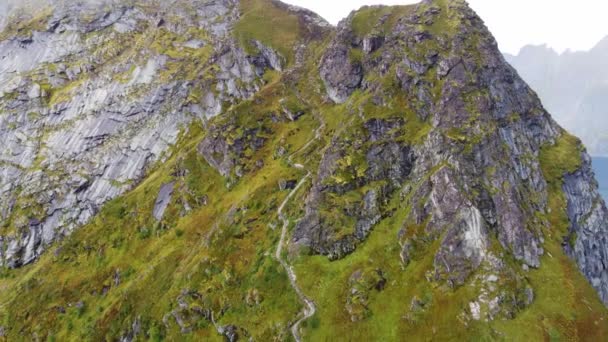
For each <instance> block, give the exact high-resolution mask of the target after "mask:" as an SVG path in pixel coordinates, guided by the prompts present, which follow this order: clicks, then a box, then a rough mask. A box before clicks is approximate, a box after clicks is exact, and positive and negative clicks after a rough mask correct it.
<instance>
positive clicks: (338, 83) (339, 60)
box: [321, 43, 363, 103]
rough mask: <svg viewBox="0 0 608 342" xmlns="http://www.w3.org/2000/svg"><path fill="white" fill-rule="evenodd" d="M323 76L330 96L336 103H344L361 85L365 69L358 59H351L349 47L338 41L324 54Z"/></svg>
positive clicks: (322, 62) (322, 63)
mask: <svg viewBox="0 0 608 342" xmlns="http://www.w3.org/2000/svg"><path fill="white" fill-rule="evenodd" d="M321 78H322V79H323V81H324V82H325V87H326V88H327V95H328V96H329V98H330V99H332V101H334V102H335V103H343V102H344V101H346V99H347V98H348V97H349V96H350V95H351V94H352V93H353V92H354V91H355V90H356V89H357V88H359V86H360V85H361V81H362V80H363V69H362V67H361V64H359V63H358V62H357V61H352V60H351V58H350V56H349V49H348V47H347V46H345V45H342V44H339V43H338V44H336V45H335V46H332V47H331V48H330V49H329V50H327V52H326V53H325V55H324V56H323V60H322V61H321Z"/></svg>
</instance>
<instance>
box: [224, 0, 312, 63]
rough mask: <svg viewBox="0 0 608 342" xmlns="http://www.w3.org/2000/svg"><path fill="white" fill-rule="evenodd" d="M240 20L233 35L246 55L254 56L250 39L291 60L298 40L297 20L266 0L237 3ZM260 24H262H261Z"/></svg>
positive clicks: (298, 25) (298, 26)
mask: <svg viewBox="0 0 608 342" xmlns="http://www.w3.org/2000/svg"><path fill="white" fill-rule="evenodd" d="M240 11H241V14H242V15H241V18H240V20H239V21H238V22H237V23H236V25H235V26H234V31H233V34H234V36H235V38H236V39H237V40H238V41H239V42H240V44H241V46H243V47H245V49H246V51H247V52H249V53H256V52H257V51H256V48H255V45H253V44H252V42H251V41H252V40H253V39H255V40H258V41H260V42H261V43H262V44H264V45H266V46H269V47H271V48H273V49H275V50H277V51H278V52H279V53H280V54H281V55H282V56H283V57H285V58H287V60H288V61H293V54H294V53H293V47H294V46H295V43H296V42H297V41H298V40H299V39H301V32H300V23H299V18H298V16H297V15H295V14H291V13H288V12H287V11H285V10H283V9H281V8H279V7H277V5H275V4H274V3H272V2H271V1H269V0H243V1H240ZM262 23H263V24H262Z"/></svg>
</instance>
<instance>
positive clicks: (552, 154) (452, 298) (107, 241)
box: [0, 0, 608, 341]
mask: <svg viewBox="0 0 608 342" xmlns="http://www.w3.org/2000/svg"><path fill="white" fill-rule="evenodd" d="M260 4H261V2H260V0H251V1H246V2H243V6H244V8H246V9H248V10H251V11H252V12H247V13H249V15H251V14H252V13H253V14H255V15H254V16H251V17H250V18H253V19H252V20H260V19H259V16H261V15H263V13H260V12H259V11H260V9H264V8H263V7H257V6H261V5H260ZM256 9H257V10H256ZM256 11H257V12H256ZM268 13H271V11H269V12H268ZM253 22H254V21H251V22H250V23H249V24H243V26H242V29H241V30H240V32H241V33H243V32H250V33H253V34H255V35H254V36H255V37H257V38H258V39H260V40H262V41H263V42H265V43H269V45H271V46H273V47H275V48H277V49H279V50H281V51H287V50H286V49H285V46H289V45H282V44H289V43H285V42H291V41H292V40H291V39H293V38H292V37H287V38H286V37H285V36H283V35H282V34H281V35H280V36H279V37H277V36H274V35H273V34H271V33H269V32H257V31H255V30H259V28H250V27H249V26H250V25H251V23H253ZM260 26H262V25H260ZM237 32H239V31H238V30H237ZM239 37H242V38H243V39H244V40H243V42H244V43H246V41H247V39H249V37H247V36H246V35H241V36H239ZM273 42H274V43H273ZM280 42H283V43H280ZM277 44H279V45H277ZM279 46H283V48H280V47H279ZM321 48H322V45H314V44H313V45H312V46H311V54H312V55H311V56H310V58H308V60H309V61H310V62H309V64H308V65H306V66H305V67H304V70H303V71H302V75H308V77H307V78H306V79H305V81H302V82H300V83H298V84H297V90H299V91H300V93H301V94H302V96H304V99H300V98H297V96H295V94H294V92H293V91H292V90H293V88H292V87H291V86H290V85H287V86H284V85H283V84H282V83H280V82H277V81H278V79H277V76H276V75H273V74H269V75H268V80H269V81H270V83H269V84H268V85H267V86H266V87H265V88H264V90H263V91H262V93H261V94H260V95H259V96H258V97H257V98H256V99H255V100H254V101H251V102H247V103H245V104H244V105H241V106H238V107H236V108H233V110H232V111H231V112H230V113H229V114H227V116H225V117H220V118H217V119H216V120H217V123H222V122H223V123H225V122H229V120H230V118H231V117H233V118H236V121H235V122H236V123H237V124H238V126H239V127H255V126H256V125H264V126H265V127H267V128H269V129H270V130H271V131H272V134H270V135H268V139H269V140H268V141H267V142H266V144H265V147H264V148H263V149H262V150H260V151H257V152H256V153H255V154H254V155H253V156H252V157H251V158H250V159H251V160H257V159H262V160H264V165H265V166H264V168H263V169H262V170H260V171H254V172H251V173H248V174H246V175H245V177H244V178H243V179H241V180H240V181H239V182H238V183H237V184H236V185H235V186H233V187H231V188H230V189H227V188H226V186H225V184H226V180H225V179H223V178H221V177H220V176H219V175H218V174H217V172H215V171H214V170H212V169H211V168H210V167H209V166H208V165H207V164H206V162H205V161H204V160H203V159H202V158H201V157H200V155H198V154H197V153H196V146H197V144H198V142H199V141H200V140H201V139H203V137H204V135H205V134H206V133H205V130H204V129H203V128H202V127H200V126H199V125H193V126H192V127H190V128H189V129H188V133H187V134H185V135H184V136H183V137H182V138H181V139H180V143H179V144H178V145H177V146H176V147H175V148H174V149H173V151H172V153H171V158H170V159H169V160H168V161H167V162H166V163H164V164H162V165H159V166H158V167H157V168H156V169H155V170H152V171H151V172H150V176H149V177H148V178H147V179H146V181H145V182H144V183H142V184H141V185H140V186H138V187H137V188H135V189H134V190H133V191H132V192H130V193H129V194H127V195H125V196H124V197H122V198H119V199H116V200H114V201H112V202H111V203H109V204H107V205H106V206H105V207H104V209H103V210H102V213H101V214H100V215H99V216H98V217H97V218H96V219H95V220H94V221H93V222H92V223H91V224H89V225H87V226H86V227H83V228H82V229H80V230H79V231H77V232H76V233H75V234H74V235H73V236H71V237H70V238H68V239H66V240H65V241H64V242H63V243H61V244H60V245H58V246H57V247H59V249H58V252H57V253H53V251H52V250H51V252H49V253H46V254H45V255H44V256H43V257H42V259H41V260H40V261H39V262H38V263H36V264H34V265H30V266H27V267H24V268H22V269H19V270H13V271H3V272H2V273H1V274H0V326H5V327H7V328H9V333H10V335H11V336H13V337H15V338H16V339H19V336H20V337H21V338H22V339H29V337H30V336H32V335H31V333H37V336H39V337H41V338H45V337H48V338H49V339H50V340H53V339H55V340H58V341H59V340H61V341H63V340H82V339H90V338H93V339H96V340H100V339H103V338H104V337H108V338H109V337H116V336H118V335H120V334H122V333H124V332H125V331H126V330H125V329H127V328H128V327H129V326H130V325H131V323H132V322H133V320H135V319H136V318H137V316H138V315H140V316H141V322H142V327H143V328H142V330H143V331H145V332H147V335H148V337H149V338H150V339H151V340H157V339H162V338H163V337H164V338H166V339H169V340H178V339H179V340H221V339H220V338H219V336H218V335H217V334H216V332H215V330H214V328H213V327H212V326H211V325H210V324H208V323H205V321H201V323H199V324H198V325H197V327H196V329H195V331H194V332H193V333H191V334H188V335H181V334H180V333H179V331H178V327H177V326H176V324H175V323H171V324H170V325H169V328H168V329H165V328H164V326H163V323H162V318H163V316H164V315H165V314H166V313H168V312H169V311H171V310H173V309H175V308H176V307H177V303H176V298H177V297H178V295H179V294H180V292H181V291H182V290H183V289H191V290H196V291H198V292H199V293H201V294H203V296H204V298H205V299H204V304H205V305H206V306H207V307H209V308H212V309H213V310H214V313H215V314H216V315H217V316H216V317H220V316H221V315H220V311H221V310H222V309H226V311H225V313H224V315H223V316H221V318H219V322H220V324H236V325H239V326H242V327H245V328H246V329H247V330H248V331H249V332H250V333H251V334H252V336H253V337H255V338H256V339H257V340H270V339H272V338H273V337H275V338H278V339H279V340H288V339H290V335H289V334H288V331H287V325H288V322H289V321H291V320H293V318H294V317H296V315H297V313H298V312H299V310H300V308H301V306H300V303H299V302H298V300H297V297H296V296H295V294H294V293H293V291H292V290H291V288H290V287H289V285H288V280H287V277H286V275H285V273H284V272H283V271H282V269H281V268H280V267H279V264H278V263H277V262H276V261H275V260H274V259H273V258H272V251H273V249H274V247H275V244H276V241H277V240H278V233H279V232H278V230H277V229H272V228H271V226H273V225H274V226H278V221H277V218H276V206H277V205H278V203H280V202H281V200H282V199H283V198H284V196H285V195H286V192H279V191H278V188H277V180H278V179H281V178H284V179H298V178H300V177H301V176H302V174H301V173H299V172H298V171H295V170H294V169H292V168H290V167H288V165H287V163H286V161H285V158H278V159H275V158H274V157H273V156H274V152H275V151H276V149H277V148H278V147H279V146H286V147H287V148H288V150H289V151H290V152H295V151H298V150H299V149H300V147H301V146H303V145H304V144H306V142H307V141H309V140H310V139H311V138H312V137H313V136H314V130H315V129H316V128H317V127H318V126H319V123H320V121H322V122H324V123H325V124H326V127H325V129H324V130H323V136H322V138H321V140H320V141H319V142H316V143H314V144H313V145H311V146H310V147H309V148H308V149H307V150H306V151H301V153H298V154H297V155H296V156H295V157H294V162H298V163H302V164H305V165H307V167H308V168H309V169H315V167H316V164H317V163H318V152H319V151H322V150H323V149H324V147H325V146H327V144H328V143H329V142H330V140H331V139H332V138H333V137H335V136H338V135H348V134H349V133H351V130H355V129H357V127H358V126H359V125H360V124H361V122H360V121H358V120H359V119H358V116H357V115H352V114H353V113H354V112H356V111H357V110H358V109H359V108H364V112H365V114H366V116H367V117H385V118H390V117H399V116H405V117H406V118H407V119H408V120H407V121H408V122H411V123H410V124H409V125H410V126H408V130H407V131H406V132H405V136H404V139H406V140H407V141H408V142H410V143H416V142H418V141H419V140H420V139H421V137H423V136H424V135H425V133H426V132H428V129H429V126H428V124H426V123H423V122H418V121H416V118H415V117H412V116H410V114H411V113H410V111H408V110H407V109H405V108H407V104H406V103H403V102H402V101H401V100H400V99H399V98H395V99H394V101H395V102H394V103H393V104H392V105H393V106H394V108H395V111H394V112H393V111H391V112H390V113H389V112H382V111H378V110H377V108H374V107H373V106H372V107H370V106H369V105H368V101H367V100H368V99H367V95H366V94H355V95H354V96H353V97H352V99H351V100H350V101H349V102H347V103H346V104H344V105H340V106H333V105H330V104H327V103H324V102H323V100H322V99H321V97H320V96H318V93H317V89H319V85H320V82H319V80H318V74H317V73H316V72H315V70H316V65H315V61H318V60H319V57H320V56H319V53H320V52H321V50H322V49H321ZM280 98H285V99H287V100H288V101H287V102H288V103H296V104H298V103H300V102H302V101H304V102H306V106H307V107H308V108H309V110H308V111H307V115H305V116H304V117H302V118H301V119H300V120H299V121H298V122H296V123H291V122H279V123H271V122H270V121H269V118H268V114H269V113H271V112H275V113H276V112H278V111H280V107H281V105H280V104H279V102H278V100H279V99H280ZM575 152H578V143H576V142H575V141H573V139H571V138H569V137H568V136H564V138H563V139H561V140H560V141H559V142H558V143H557V144H556V145H555V146H553V147H549V146H548V147H547V148H546V149H545V150H544V151H543V153H542V155H541V161H542V166H543V170H544V172H545V176H546V178H547V180H548V182H549V188H550V192H551V193H550V195H551V196H550V199H551V204H550V205H551V208H552V209H553V210H552V213H553V214H552V215H551V216H550V217H548V219H549V220H550V221H551V222H552V224H553V226H554V228H555V231H554V232H553V231H552V232H545V233H546V235H547V236H548V238H547V240H546V244H545V249H546V251H547V252H548V253H546V255H545V257H544V258H543V260H542V267H541V268H540V269H538V270H533V271H530V272H529V273H528V277H529V281H530V282H531V284H532V285H533V286H534V288H535V294H536V299H535V301H534V303H533V304H532V305H531V306H530V307H529V308H527V309H526V310H524V311H523V312H521V313H520V314H519V315H518V316H517V317H516V318H515V319H514V320H499V321H494V322H490V323H469V325H468V326H465V325H464V324H463V323H462V322H461V321H460V320H459V318H458V315H459V314H460V313H461V312H463V310H464V309H465V308H466V307H467V305H468V302H469V300H471V297H472V296H473V294H474V291H473V290H474V289H473V288H469V287H467V286H465V287H461V288H458V289H457V290H456V291H452V290H449V289H446V288H444V287H441V286H436V285H434V284H432V283H429V282H427V281H426V280H425V275H426V272H427V271H428V270H429V269H431V268H432V263H433V255H434V253H433V252H434V251H435V249H436V248H437V247H438V246H436V245H435V244H431V245H429V246H426V249H425V251H424V253H419V254H417V255H415V256H414V257H413V261H412V262H411V264H410V265H409V266H408V267H407V268H405V269H403V267H402V265H401V263H400V260H399V250H400V246H399V244H398V242H397V241H398V239H397V233H398V231H399V229H400V228H401V226H402V225H403V224H404V223H405V222H406V217H407V214H408V212H409V204H408V199H406V200H405V201H402V200H401V199H400V198H394V199H393V200H392V201H391V203H390V204H389V207H391V208H393V209H395V210H396V211H395V215H393V216H392V217H389V218H387V219H386V220H384V221H383V222H381V223H380V224H379V225H378V226H377V227H376V228H375V229H374V231H373V232H372V234H371V235H370V237H369V239H368V240H367V241H366V242H365V243H364V244H362V245H361V246H360V247H359V249H357V251H356V252H355V253H353V254H352V255H349V256H347V257H346V258H344V259H342V260H340V261H335V262H329V261H328V260H327V259H326V258H324V257H320V256H307V255H299V256H297V255H296V256H292V260H293V262H294V264H295V267H296V272H297V274H298V281H299V282H300V284H301V286H302V288H303V289H304V292H305V293H306V294H307V295H308V296H310V297H311V298H313V299H314V300H315V302H316V303H317V307H318V312H317V314H316V315H315V317H313V318H311V319H310V320H309V321H307V322H305V332H304V337H305V339H306V340H319V341H324V340H353V339H356V340H384V341H391V340H404V339H405V338H407V339H412V340H430V339H442V340H445V339H452V340H475V341H476V340H494V339H507V340H549V339H553V340H601V338H602V336H607V335H608V331H607V330H608V326H607V321H606V319H607V314H606V309H605V308H604V306H603V305H602V304H601V303H600V302H599V300H598V299H597V295H596V294H595V292H594V291H593V289H592V288H591V286H590V285H589V284H588V283H587V282H586V280H585V279H584V278H583V277H582V275H580V273H579V272H578V270H577V269H576V266H575V265H574V263H573V262H572V261H571V260H570V259H568V258H567V257H566V256H565V255H564V253H563V252H562V249H561V245H560V244H561V241H562V238H563V235H564V234H565V233H566V232H567V226H565V227H564V224H567V223H564V221H563V218H564V216H563V213H564V211H563V210H564V207H565V203H564V199H563V194H562V193H561V175H563V173H564V172H570V171H572V170H573V169H575V168H576V167H577V166H578V163H580V161H577V159H576V155H577V153H575ZM176 169H187V170H188V171H189V172H188V174H187V176H185V178H183V179H180V178H179V177H178V178H176V176H174V174H175V172H174V171H175V170H176ZM434 171H437V170H433V171H432V172H434ZM430 175H431V173H430V174H429V175H428V176H430ZM170 180H175V181H177V183H176V184H177V189H184V188H180V187H185V188H187V189H188V190H189V192H190V193H191V195H190V196H193V197H200V196H203V195H208V196H209V205H207V206H202V207H198V208H195V209H194V210H193V211H192V212H191V213H190V214H189V215H186V216H184V217H182V216H181V215H180V212H181V211H182V210H183V207H182V206H181V204H180V198H179V197H178V196H174V201H173V203H172V204H171V205H170V207H169V209H168V211H167V216H166V218H165V220H164V222H162V223H161V224H157V223H155V222H154V221H153V219H152V218H151V210H152V207H153V203H154V200H155V197H156V194H157V192H158V189H159V187H160V186H161V184H163V183H165V182H167V181H170ZM418 184H419V183H418ZM418 184H411V185H412V186H413V188H415V187H416V186H417V185H418ZM182 193H183V192H182ZM293 203H303V192H302V193H300V194H299V197H298V198H295V199H294V201H293ZM231 208H247V210H241V211H237V213H236V214H235V215H234V219H233V220H228V219H227V218H226V214H227V213H228V212H229V211H230V209H231ZM301 209H302V205H301V204H300V205H292V206H291V207H290V208H288V210H289V215H290V216H291V217H293V218H298V217H301V215H302V212H301ZM231 221H232V222H231ZM218 222H220V223H223V224H220V225H219V226H218V228H217V229H214V227H215V225H216V224H217V223H218ZM230 222H231V223H230ZM211 231H214V232H215V233H210V232H211ZM208 237H211V238H210V239H209V238H208ZM207 241H209V246H207ZM376 268H379V269H382V270H383V272H384V275H385V277H386V279H387V285H386V287H385V289H384V290H383V291H375V290H373V291H371V292H370V294H369V310H370V314H369V316H368V317H367V318H366V319H364V320H363V321H360V322H357V323H353V322H351V321H350V317H349V315H348V313H347V312H346V309H345V304H346V298H347V295H348V293H347V292H348V290H349V288H350V286H349V284H348V281H349V277H350V275H351V274H352V273H353V272H355V271H356V270H369V269H372V270H373V269H376ZM117 269H119V270H120V271H119V273H120V274H121V284H120V285H118V286H114V285H113V284H112V278H113V275H114V273H115V271H116V270H117ZM104 287H107V288H109V291H108V292H107V294H106V295H101V294H100V293H101V292H102V291H103V288H104ZM253 289H255V290H257V291H259V293H260V295H261V298H262V301H261V304H260V305H248V304H247V303H246V298H247V295H248V294H249V293H251V291H252V290H253ZM414 296H416V297H418V298H421V299H423V300H424V301H425V302H427V304H426V309H425V310H423V311H421V312H418V313H416V315H415V316H414V317H411V316H409V317H408V318H407V319H406V318H405V317H406V316H407V314H408V312H409V308H410V303H411V300H412V298H413V297H414ZM78 301H83V302H84V303H85V306H84V308H83V309H78V308H76V307H75V303H77V302H78ZM70 304H71V305H70ZM58 306H61V307H64V308H65V309H66V311H67V312H66V313H65V314H63V313H60V312H59V311H58V310H57V307H58ZM170 322H171V320H170ZM22 329H25V330H23V331H22Z"/></svg>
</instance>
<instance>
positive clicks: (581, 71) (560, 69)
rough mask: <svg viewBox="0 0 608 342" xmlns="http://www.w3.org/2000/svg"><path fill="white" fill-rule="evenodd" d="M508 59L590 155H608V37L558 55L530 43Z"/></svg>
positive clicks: (506, 56)
mask: <svg viewBox="0 0 608 342" xmlns="http://www.w3.org/2000/svg"><path fill="white" fill-rule="evenodd" d="M505 58H506V59H507V61H508V62H509V63H511V65H513V67H514V68H515V69H516V70H517V71H518V72H519V74H520V75H521V77H522V78H523V79H524V80H525V81H526V82H528V84H530V86H531V87H532V88H533V89H534V90H536V91H537V92H538V95H539V97H540V99H541V100H542V102H543V105H544V106H545V107H546V108H547V110H548V111H549V112H550V113H551V114H552V115H553V117H554V118H555V120H556V121H557V122H558V123H559V124H561V125H563V126H564V127H565V128H566V129H567V130H568V131H570V132H572V133H574V134H576V135H577V136H578V137H580V138H581V139H582V141H583V143H584V144H585V146H587V148H588V149H589V153H590V154H592V155H594V156H606V155H608V141H607V140H608V131H607V130H606V127H608V121H606V120H607V119H606V118H607V117H608V115H606V114H607V113H608V110H607V109H606V108H608V102H607V101H606V98H608V71H606V70H608V37H606V38H604V39H603V40H602V41H600V42H599V43H598V44H597V45H596V46H595V47H593V48H592V49H591V50H589V51H576V52H573V51H566V52H564V53H562V54H558V53H557V52H555V50H553V49H551V48H549V47H547V46H532V45H530V46H525V47H524V48H523V49H522V50H521V51H520V52H519V54H518V55H516V56H513V55H508V54H507V55H505Z"/></svg>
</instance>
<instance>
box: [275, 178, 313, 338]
mask: <svg viewBox="0 0 608 342" xmlns="http://www.w3.org/2000/svg"><path fill="white" fill-rule="evenodd" d="M309 177H310V172H309V173H308V174H306V176H304V178H302V179H301V180H300V182H299V183H298V185H297V186H296V187H295V188H294V189H293V190H292V191H291V192H290V193H289V195H287V197H286V198H285V200H284V201H283V203H281V206H279V209H278V210H277V214H278V216H279V219H280V220H281V221H283V228H282V229H281V238H280V239H279V243H278V245H277V250H276V253H275V257H276V259H277V260H278V261H279V263H280V264H281V266H283V268H284V269H285V271H287V276H288V277H289V282H290V283H291V287H292V288H293V289H294V291H295V292H296V294H297V295H298V297H299V298H300V301H302V303H304V304H305V306H304V309H303V310H302V314H303V315H302V317H301V318H300V319H298V320H297V321H296V322H295V323H293V325H292V326H291V334H292V335H293V338H294V339H295V340H296V341H297V342H300V341H301V338H300V333H299V328H300V324H302V322H304V321H305V320H307V319H308V318H310V317H312V316H313V315H314V314H315V312H316V311H317V307H316V306H315V303H314V302H313V301H312V300H311V299H310V298H308V297H306V295H304V292H302V289H301V288H300V287H299V286H298V283H297V281H296V273H295V272H294V270H293V267H291V265H289V264H288V263H287V262H286V261H285V260H283V258H282V257H281V253H282V251H283V245H284V244H285V239H286V237H287V229H288V228H289V219H288V218H287V217H285V215H284V214H283V209H284V208H285V206H286V205H287V203H288V202H289V201H290V200H291V198H292V197H293V196H294V195H295V193H296V192H297V191H298V190H299V189H300V188H301V187H302V185H304V183H306V180H308V178H309Z"/></svg>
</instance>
